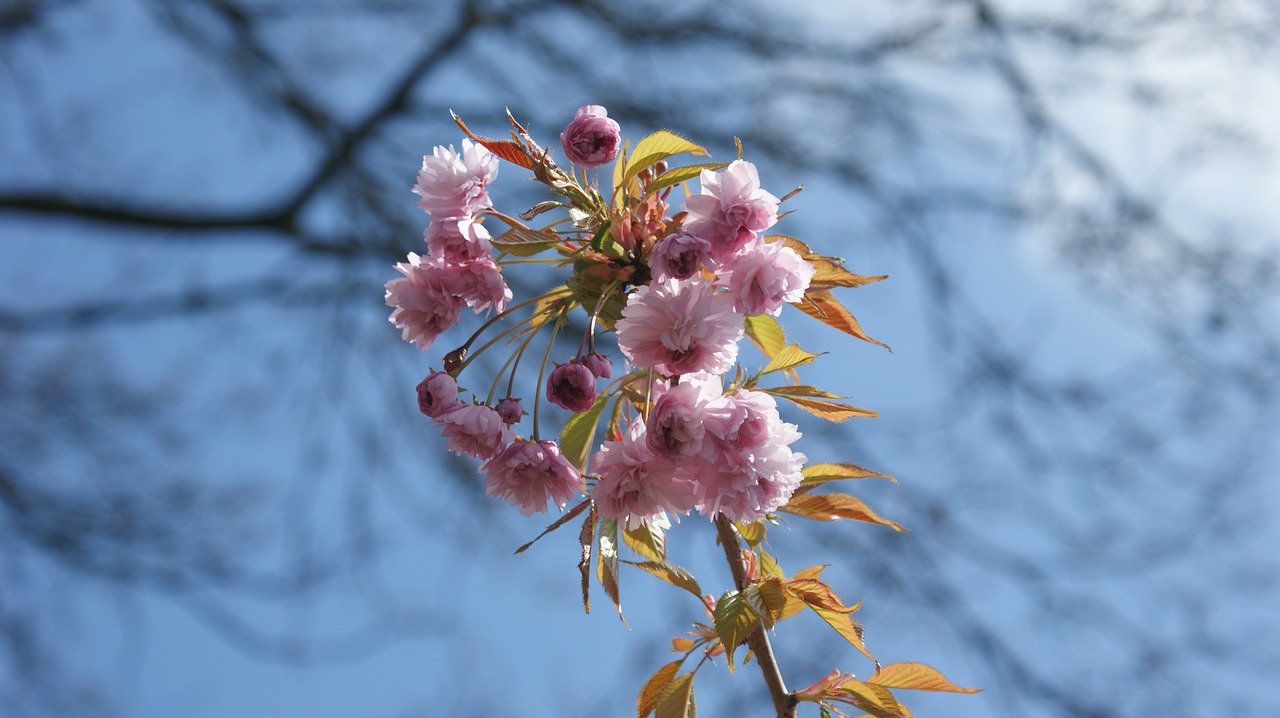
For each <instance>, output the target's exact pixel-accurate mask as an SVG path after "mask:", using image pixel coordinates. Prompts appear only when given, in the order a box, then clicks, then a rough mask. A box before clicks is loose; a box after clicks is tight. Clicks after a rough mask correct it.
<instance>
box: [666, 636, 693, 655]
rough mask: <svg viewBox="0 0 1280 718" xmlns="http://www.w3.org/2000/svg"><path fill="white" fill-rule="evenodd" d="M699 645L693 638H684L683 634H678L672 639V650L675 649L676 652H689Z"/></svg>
mask: <svg viewBox="0 0 1280 718" xmlns="http://www.w3.org/2000/svg"><path fill="white" fill-rule="evenodd" d="M697 645H698V644H697V643H695V642H694V640H693V639H692V638H684V637H683V636H676V637H675V638H672V639H671V650H672V651H674V652H675V653H688V652H689V651H692V650H693V649H694V647H695V646H697Z"/></svg>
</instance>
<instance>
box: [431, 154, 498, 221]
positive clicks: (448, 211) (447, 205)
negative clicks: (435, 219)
mask: <svg viewBox="0 0 1280 718" xmlns="http://www.w3.org/2000/svg"><path fill="white" fill-rule="evenodd" d="M497 176H498V158H497V157H496V156H495V155H494V154H493V153H492V152H490V151H489V150H487V149H485V148H484V146H482V145H479V144H476V143H474V142H472V141H471V140H463V141H462V152H460V153H459V152H457V151H455V150H454V149H453V145H449V146H448V147H445V146H443V145H440V146H437V147H436V148H435V149H433V150H432V152H431V154H430V155H428V156H425V157H423V158H422V169H421V170H419V171H418V182H417V184H415V185H414V187H413V193H414V194H416V195H418V196H420V197H422V199H420V200H418V206H419V207H421V208H422V209H425V210H426V211H428V212H430V213H431V214H432V215H439V216H443V217H462V216H470V215H472V214H475V213H476V212H478V211H480V210H482V209H485V208H488V207H492V206H493V202H492V201H491V200H490V199H489V189H488V186H489V183H490V182H492V181H493V179H494V178H495V177H497Z"/></svg>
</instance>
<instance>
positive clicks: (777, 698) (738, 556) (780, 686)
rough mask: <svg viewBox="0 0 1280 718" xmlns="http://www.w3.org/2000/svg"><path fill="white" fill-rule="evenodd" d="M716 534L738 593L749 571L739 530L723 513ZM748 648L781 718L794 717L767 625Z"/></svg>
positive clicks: (760, 627)
mask: <svg viewBox="0 0 1280 718" xmlns="http://www.w3.org/2000/svg"><path fill="white" fill-rule="evenodd" d="M716 533H717V534H718V535H719V537H720V546H721V547H723V548H724V557H725V559H727V560H728V561H729V570H730V571H732V572H733V585H734V587H735V588H737V589H738V590H739V591H741V590H743V589H744V588H746V587H747V571H746V567H745V566H743V565H742V545H741V544H739V543H738V531H737V529H735V528H734V527H733V522H732V521H730V520H729V518H728V517H726V516H725V515H724V514H716ZM747 647H748V648H750V649H751V652H752V653H754V654H755V656H756V663H758V664H760V672H761V673H762V674H764V682H765V685H767V686H769V695H770V696H772V697H773V707H774V710H776V711H777V712H778V718H795V716H796V705H797V704H798V703H799V701H797V700H796V697H795V695H794V694H792V693H790V692H788V691H787V685H786V684H785V683H783V681H782V671H781V669H779V668H778V660H777V658H775V657H774V655H773V646H772V645H770V643H769V632H768V631H766V630H765V628H764V623H763V622H761V621H757V622H756V630H754V631H752V633H751V635H750V636H748V637H747ZM730 649H732V646H725V650H730Z"/></svg>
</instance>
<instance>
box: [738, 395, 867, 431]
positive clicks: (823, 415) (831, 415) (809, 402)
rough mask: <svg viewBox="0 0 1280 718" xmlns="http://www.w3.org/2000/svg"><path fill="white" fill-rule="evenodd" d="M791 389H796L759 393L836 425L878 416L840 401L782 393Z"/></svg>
mask: <svg viewBox="0 0 1280 718" xmlns="http://www.w3.org/2000/svg"><path fill="white" fill-rule="evenodd" d="M793 388H796V387H776V388H774V389H762V390H761V391H764V392H767V393H769V394H773V395H774V396H780V397H782V398H784V399H786V400H787V401H789V402H791V403H793V404H795V405H796V406H798V407H800V408H801V409H804V410H805V411H807V412H809V413H810V414H813V415H814V416H816V417H818V418H820V419H826V420H827V421H831V422H835V423H837V424H838V423H840V422H842V421H847V420H849V419H852V418H854V417H863V418H868V417H876V416H880V415H879V414H878V413H876V412H874V411H872V410H870V409H863V408H862V407H859V406H854V405H853V404H846V403H844V402H842V401H835V400H833V399H813V398H809V397H806V396H797V395H795V394H793V393H790V392H787V391H783V390H785V389H793ZM809 388H811V387H809Z"/></svg>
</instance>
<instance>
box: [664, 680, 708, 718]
mask: <svg viewBox="0 0 1280 718" xmlns="http://www.w3.org/2000/svg"><path fill="white" fill-rule="evenodd" d="M697 715H698V712H697V710H696V709H695V708H694V700H693V674H692V673H685V674H684V675H681V676H677V677H676V679H675V680H673V681H671V682H670V683H668V684H667V686H666V688H663V689H662V691H661V692H660V693H659V694H658V701H657V704H656V705H655V706H654V717H655V718H697Z"/></svg>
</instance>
